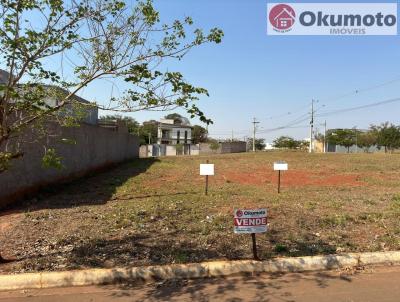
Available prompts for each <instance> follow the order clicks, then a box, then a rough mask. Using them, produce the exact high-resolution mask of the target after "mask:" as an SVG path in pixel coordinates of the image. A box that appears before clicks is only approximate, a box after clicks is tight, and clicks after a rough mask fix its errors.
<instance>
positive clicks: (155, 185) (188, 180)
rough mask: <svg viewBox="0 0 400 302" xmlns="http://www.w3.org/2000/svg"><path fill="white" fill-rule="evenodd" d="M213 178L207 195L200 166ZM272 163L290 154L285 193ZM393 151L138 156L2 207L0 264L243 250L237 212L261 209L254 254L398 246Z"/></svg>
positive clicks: (5, 268) (116, 262)
mask: <svg viewBox="0 0 400 302" xmlns="http://www.w3.org/2000/svg"><path fill="white" fill-rule="evenodd" d="M206 159H209V160H210V162H211V163H214V164H215V169H216V175H215V176H214V177H210V189H209V195H208V196H205V195H204V178H203V177H201V176H199V175H198V174H199V164H200V163H204V162H205V161H206ZM275 160H286V161H287V162H288V163H289V171H287V172H285V173H283V176H282V191H281V194H277V192H276V184H277V174H276V173H274V172H273V171H272V163H273V161H275ZM399 188H400V155H385V154H307V153H300V152H271V153H256V154H252V153H247V154H227V155H214V156H209V157H204V156H201V157H175V158H172V157H171V158H161V159H140V160H136V161H132V162H130V163H127V164H124V165H122V166H119V167H117V168H115V169H112V170H110V171H107V172H105V173H102V174H98V175H94V176H92V177H88V178H85V179H81V180H78V181H76V182H74V183H71V184H68V185H64V186H62V187H55V188H52V189H48V190H47V191H46V192H43V193H42V194H41V195H40V196H38V197H37V198H35V199H32V200H27V201H25V202H24V203H23V204H21V205H20V206H19V207H18V208H15V209H11V210H9V211H6V212H3V213H1V214H0V215H1V216H0V231H1V232H0V250H1V251H2V252H3V253H4V254H5V255H6V256H9V257H11V256H14V257H17V258H19V259H21V260H20V261H18V262H15V263H10V264H6V265H2V266H0V272H22V271H39V270H65V269H76V268H84V267H113V266H121V265H149V264H165V263H184V262H196V261H203V260H213V259H246V258H251V256H252V253H251V245H250V244H251V238H250V235H236V234H234V233H233V218H232V217H233V209H234V208H237V207H243V208H255V207H266V208H267V209H268V211H269V231H268V232H267V233H265V234H260V235H259V236H257V240H258V241H257V242H258V245H259V254H260V257H261V258H262V259H266V258H269V257H275V256H283V255H284V256H299V255H315V254H327V253H340V252H350V251H381V250H388V249H390V250H396V249H399V248H400V219H399V218H400V190H399Z"/></svg>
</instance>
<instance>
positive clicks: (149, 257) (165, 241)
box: [67, 232, 221, 268]
mask: <svg viewBox="0 0 400 302" xmlns="http://www.w3.org/2000/svg"><path fill="white" fill-rule="evenodd" d="M176 235H177V232H171V233H170V234H168V236H166V235H165V236H157V237H155V236H154V237H153V236H150V235H148V234H143V235H129V236H125V237H123V238H122V239H111V240H103V239H99V240H91V241H89V242H86V243H84V244H82V245H79V246H77V247H75V248H74V250H73V251H72V252H71V253H70V254H69V255H68V257H67V263H68V266H69V267H70V268H81V267H88V266H89V267H97V268H98V267H101V268H104V267H121V266H130V265H132V266H136V265H140V264H146V265H161V264H171V263H187V262H200V261H206V260H210V259H216V258H221V255H220V254H219V252H218V251H216V250H215V249H204V247H202V246H200V245H199V244H198V243H197V242H196V241H195V240H193V241H189V240H176Z"/></svg>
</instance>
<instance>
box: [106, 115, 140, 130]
mask: <svg viewBox="0 0 400 302" xmlns="http://www.w3.org/2000/svg"><path fill="white" fill-rule="evenodd" d="M99 120H100V121H103V122H113V121H118V120H120V121H123V122H124V123H125V125H126V126H127V127H128V132H129V133H132V134H135V135H138V134H139V128H140V124H139V122H138V121H136V120H135V119H134V118H133V117H129V116H124V117H123V116H121V115H118V114H114V115H104V116H101V117H100V118H99Z"/></svg>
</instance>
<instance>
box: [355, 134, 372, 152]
mask: <svg viewBox="0 0 400 302" xmlns="http://www.w3.org/2000/svg"><path fill="white" fill-rule="evenodd" d="M376 143H377V136H376V134H375V133H374V132H373V131H367V132H359V133H358V134H357V146H358V147H360V148H363V149H364V151H365V152H369V149H370V148H371V147H372V146H374V145H376Z"/></svg>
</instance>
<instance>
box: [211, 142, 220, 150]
mask: <svg viewBox="0 0 400 302" xmlns="http://www.w3.org/2000/svg"><path fill="white" fill-rule="evenodd" d="M209 143H210V149H211V150H212V151H214V152H217V150H218V148H219V147H220V145H219V143H218V141H217V140H215V139H210V140H209Z"/></svg>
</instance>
